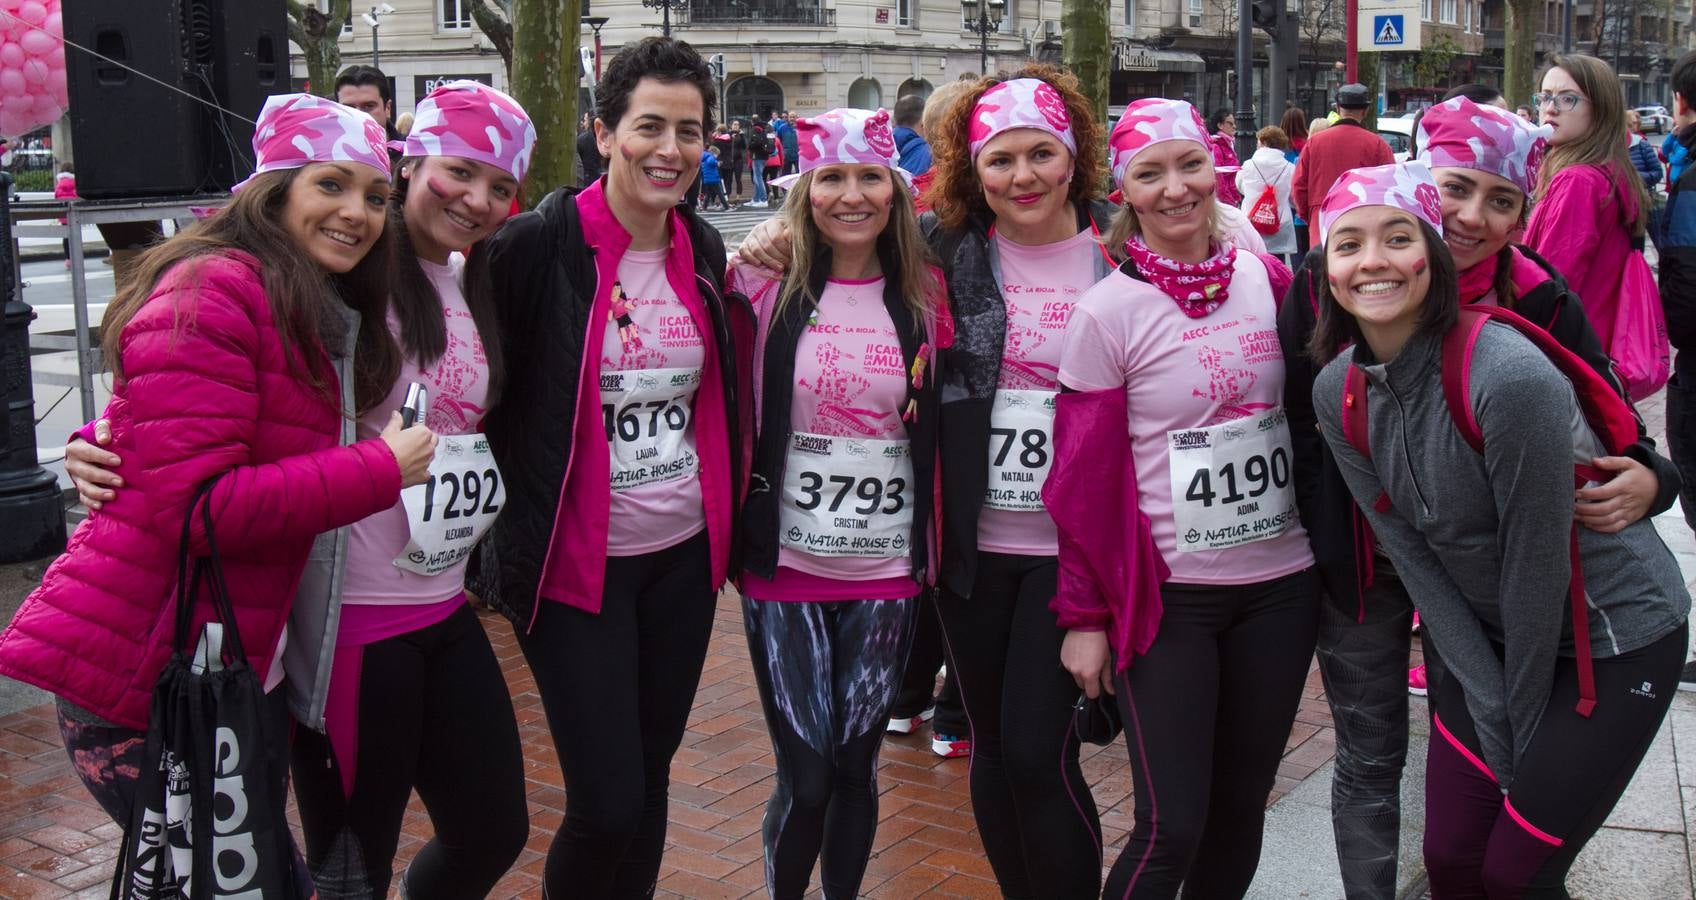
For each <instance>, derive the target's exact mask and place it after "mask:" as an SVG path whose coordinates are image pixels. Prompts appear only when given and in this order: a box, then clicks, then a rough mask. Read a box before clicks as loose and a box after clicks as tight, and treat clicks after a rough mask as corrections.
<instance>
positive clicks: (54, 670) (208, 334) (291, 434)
mask: <svg viewBox="0 0 1696 900" xmlns="http://www.w3.org/2000/svg"><path fill="white" fill-rule="evenodd" d="M191 269H194V270H197V271H190V270H191ZM179 321H180V325H179ZM121 352H122V353H123V361H124V375H125V380H124V381H122V382H121V383H120V384H119V385H118V386H117V388H116V390H115V391H114V392H113V394H112V402H111V405H110V406H108V407H107V413H106V415H107V418H109V419H110V420H111V423H112V440H113V445H112V447H111V449H112V450H113V451H114V452H116V453H117V454H118V455H119V456H120V457H121V458H122V459H123V465H121V466H120V467H119V468H118V470H117V471H118V474H119V475H121V476H123V478H124V482H125V489H124V490H122V491H119V492H118V497H117V499H116V500H114V501H112V502H110V503H107V504H106V505H105V507H104V508H103V509H102V510H101V511H100V512H99V513H98V514H97V515H94V516H93V517H91V518H89V519H88V520H87V521H86V522H84V523H83V524H82V525H81V526H80V527H79V528H78V529H77V531H76V533H75V534H74V535H72V537H71V540H70V546H69V547H68V548H66V551H65V554H64V555H63V556H60V557H59V558H58V559H57V560H55V561H54V562H53V564H52V566H51V567H50V568H49V569H48V570H47V574H46V576H45V577H44V578H43V579H42V582H41V587H39V588H37V589H36V591H35V593H33V594H31V595H30V597H29V598H28V599H27V600H25V601H24V605H23V607H22V608H21V609H20V610H19V611H18V614H17V616H16V617H15V618H13V620H12V624H11V625H10V626H9V627H8V628H7V629H6V631H5V632H4V633H3V634H0V674H5V675H8V676H11V677H12V678H16V679H18V680H20V681H26V682H29V683H31V684H35V685H38V686H40V687H42V688H45V689H47V690H49V691H52V692H53V693H55V694H58V695H59V696H61V697H63V698H65V699H67V700H69V701H71V702H72V703H75V704H76V705H78V706H81V707H83V708H84V709H87V710H88V711H90V712H92V713H94V714H96V715H98V716H101V717H102V718H105V719H108V720H111V721H113V722H117V723H119V724H122V725H127V726H130V727H134V728H145V727H146V724H147V717H148V708H149V707H148V704H149V698H150V695H151V692H152V690H153V685H154V682H155V681H157V680H158V677H159V672H160V670H161V669H162V668H163V667H164V665H165V661H166V659H168V658H169V656H170V652H171V648H170V642H171V638H172V633H171V632H172V627H173V624H172V615H171V614H172V610H173V608H174V605H175V604H174V602H173V600H174V591H175V587H176V554H177V540H178V537H179V535H180V533H181V531H182V522H183V515H184V512H185V510H186V508H187V505H188V502H189V500H190V498H191V497H192V496H193V495H194V492H195V489H196V488H197V487H198V486H199V485H200V484H201V483H202V482H204V481H205V480H206V479H208V478H210V477H212V476H214V475H217V474H219V473H225V475H224V477H223V478H222V479H220V480H219V482H218V484H217V486H216V487H215V488H214V489H213V492H212V500H211V502H212V512H213V521H214V524H215V526H216V532H217V534H216V536H217V540H218V549H219V552H220V554H221V556H222V557H223V561H224V571H225V574H226V576H227V580H228V582H229V587H230V593H231V595H232V598H233V601H234V605H235V608H236V620H237V623H238V625H239V627H240V630H241V636H242V639H243V643H244V644H245V645H246V648H247V653H248V657H249V659H250V661H251V662H252V663H253V665H254V667H255V668H256V669H257V670H258V672H259V676H260V678H262V679H263V678H264V677H265V676H266V674H267V672H268V670H269V668H270V664H271V659H272V657H273V656H274V655H275V652H276V648H277V643H278V641H279V640H280V638H281V636H282V632H283V625H284V622H285V621H286V619H287V617H288V611H289V606H290V604H291V603H292V601H293V599H294V596H295V589H296V586H297V585H298V583H299V580H300V575H301V570H302V569H303V568H304V566H305V564H306V557H307V552H308V550H310V549H311V547H312V541H313V536H314V535H317V534H318V533H319V532H322V531H328V530H330V529H333V528H337V527H339V526H342V525H347V524H350V523H352V522H355V521H358V520H359V519H362V518H364V517H366V516H368V515H371V514H373V513H376V512H379V511H381V510H384V509H388V508H389V507H391V506H393V505H394V504H395V502H396V501H397V500H398V499H399V497H400V468H399V465H398V464H397V463H396V462H395V457H394V454H393V453H391V452H390V451H389V449H388V447H387V445H385V444H384V443H383V442H382V441H381V440H379V439H371V440H366V441H361V442H359V443H357V444H354V445H353V446H350V447H341V446H338V443H339V435H340V433H341V415H342V410H341V409H340V404H339V403H335V402H333V401H330V400H328V399H326V398H327V397H334V396H338V392H337V387H336V379H335V376H334V373H333V371H332V370H331V366H330V361H329V359H328V357H327V356H326V355H325V354H324V353H323V351H322V350H320V349H317V348H314V349H313V350H312V354H313V355H314V357H315V358H314V359H313V361H312V364H313V366H314V368H315V370H317V371H319V372H323V373H325V374H324V376H323V377H324V378H325V379H326V381H327V382H328V384H327V391H328V393H323V392H322V391H321V390H320V389H317V388H313V387H311V386H309V385H307V384H305V383H303V382H301V381H300V380H298V379H297V378H295V377H294V376H292V375H291V374H290V373H289V370H288V366H287V363H286V361H285V354H284V350H283V345H282V341H281V339H280V337H279V336H278V334H277V332H276V329H275V327H274V325H273V323H272V320H271V312H270V306H269V304H268V303H267V301H266V298H265V292H264V288H263V285H262V283H261V281H260V278H259V265H258V262H257V261H256V260H254V259H253V258H252V257H249V256H246V255H245V254H232V255H231V256H229V257H204V258H202V259H201V260H198V261H197V264H183V265H179V266H178V267H177V268H175V269H173V270H171V271H170V272H168V273H167V274H166V276H165V278H163V279H162V280H161V282H160V285H159V287H158V288H157V289H156V290H155V291H154V294H153V296H152V298H150V299H149V300H148V302H147V305H146V306H145V307H143V309H142V310H141V311H140V312H139V313H138V314H137V315H136V317H135V318H134V319H133V320H132V321H131V322H130V323H129V324H128V325H127V326H126V327H125V328H124V332H123V340H122V351H121ZM192 541H193V544H194V549H195V552H196V553H205V552H206V542H205V535H204V533H203V531H202V529H201V528H200V517H199V516H196V517H195V528H194V533H193V537H192ZM210 617H211V610H210V606H209V604H207V603H204V602H203V603H201V604H200V606H199V608H198V609H197V610H196V619H195V630H194V633H195V634H198V633H199V625H200V623H201V622H204V621H206V620H207V619H208V618H210Z"/></svg>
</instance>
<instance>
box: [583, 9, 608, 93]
mask: <svg viewBox="0 0 1696 900" xmlns="http://www.w3.org/2000/svg"><path fill="white" fill-rule="evenodd" d="M583 24H585V25H587V26H589V27H590V28H593V29H595V83H596V84H600V83H601V29H602V28H604V27H606V24H607V17H606V16H584V17H583Z"/></svg>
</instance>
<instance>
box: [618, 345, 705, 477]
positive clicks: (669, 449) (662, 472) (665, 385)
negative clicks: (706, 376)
mask: <svg viewBox="0 0 1696 900" xmlns="http://www.w3.org/2000/svg"><path fill="white" fill-rule="evenodd" d="M700 386H701V370H700V369H630V370H627V371H621V372H602V373H601V419H602V421H603V422H604V423H605V425H606V430H607V446H608V448H609V449H610V450H611V462H612V467H611V468H612V489H613V490H614V491H627V490H630V489H631V488H634V487H641V486H643V485H649V484H664V483H666V482H669V481H679V480H681V479H684V478H688V477H690V476H691V475H694V474H695V470H696V469H697V468H698V467H699V461H698V460H697V458H696V456H695V433H694V432H693V431H692V430H690V428H689V417H690V415H691V412H692V411H693V409H694V403H695V392H696V390H698V389H699V388H700Z"/></svg>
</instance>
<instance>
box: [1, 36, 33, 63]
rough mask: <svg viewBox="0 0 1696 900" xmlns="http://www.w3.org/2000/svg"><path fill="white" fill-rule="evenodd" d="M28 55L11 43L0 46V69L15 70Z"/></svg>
mask: <svg viewBox="0 0 1696 900" xmlns="http://www.w3.org/2000/svg"><path fill="white" fill-rule="evenodd" d="M28 55H29V54H27V53H25V52H24V48H22V47H19V46H18V45H17V44H14V43H12V42H11V41H7V42H6V43H4V44H0V69H16V68H18V67H20V66H22V65H23V64H24V60H25V59H26V58H27V57H28Z"/></svg>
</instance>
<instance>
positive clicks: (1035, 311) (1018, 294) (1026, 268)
mask: <svg viewBox="0 0 1696 900" xmlns="http://www.w3.org/2000/svg"><path fill="white" fill-rule="evenodd" d="M995 249H996V253H997V255H998V256H999V257H1000V261H1001V296H1002V299H1003V300H1004V301H1005V303H1006V307H1007V339H1006V342H1005V344H1004V345H1003V350H1002V354H1001V379H1000V381H999V382H998V383H997V385H996V386H997V387H998V388H1000V390H1001V391H1027V392H1041V393H1043V394H1050V393H1056V392H1058V391H1059V390H1060V386H1059V383H1058V381H1057V376H1058V375H1059V372H1060V347H1061V344H1062V342H1063V341H1064V340H1065V337H1066V321H1067V320H1068V319H1070V318H1071V315H1072V308H1073V307H1074V306H1076V305H1077V302H1078V297H1079V296H1080V295H1082V294H1083V292H1084V291H1087V290H1089V288H1090V285H1093V284H1095V263H1096V260H1097V259H1100V257H1101V244H1100V243H1098V242H1097V241H1096V237H1095V232H1094V231H1093V230H1090V229H1086V230H1084V231H1080V232H1078V233H1077V234H1075V235H1073V236H1072V237H1069V238H1067V239H1066V240H1063V241H1056V242H1055V243H1052V244H1041V245H1037V246H1028V245H1025V244H1016V243H1014V242H1012V241H1010V240H1007V239H1006V238H1004V237H1000V236H997V237H996V238H995ZM1035 396H1036V395H1035V394H1025V395H1023V397H1024V398H1025V399H1034V398H1035ZM996 399H997V402H996V410H997V412H998V413H999V411H1000V409H1001V408H1002V406H1003V405H1004V403H1006V402H1007V401H1008V400H1009V399H1010V398H1008V397H1007V396H1005V395H1004V396H1000V397H997V398H996ZM1023 405H1026V406H1034V405H1035V404H1023ZM993 415H994V414H992V419H991V427H995V420H994V417H993ZM1046 424H1047V425H1048V434H1047V437H1046V439H1043V440H1042V441H1041V443H1042V444H1043V445H1045V446H1047V447H1052V445H1053V436H1054V435H1053V428H1052V425H1053V421H1052V419H1050V420H1048V421H1047V422H1046ZM1003 430H1004V432H1005V431H1006V430H1009V429H1003ZM1010 430H1014V431H1016V432H1019V433H1018V435H1017V437H1015V439H1014V441H1013V442H1012V443H1011V444H1009V445H1008V446H1007V447H1006V448H1005V449H1007V450H1008V452H1007V453H1005V454H997V451H999V450H1001V449H1003V446H1002V445H1003V439H1004V438H1005V437H1006V435H1005V433H1003V434H992V436H991V440H990V447H989V452H990V454H991V462H992V465H991V467H990V468H991V471H990V483H989V491H990V492H992V494H991V496H986V498H985V501H984V506H983V510H982V512H980V513H978V549H980V550H989V551H993V552H996V553H1015V554H1019V555H1022V556H1053V555H1055V554H1056V553H1058V552H1059V546H1058V538H1057V537H1056V536H1055V533H1054V520H1053V519H1052V518H1050V517H1049V515H1048V511H1047V510H1043V509H1035V510H1026V509H997V508H996V507H995V506H992V505H991V504H992V503H1001V501H997V500H995V499H993V492H997V491H1000V492H1003V493H1005V492H1008V491H1017V492H1018V493H1020V494H1024V493H1026V492H1038V493H1039V492H1040V491H1041V490H1042V483H1041V482H1042V480H1044V479H1033V480H1031V481H1028V482H1026V481H1022V480H1020V479H1023V478H1026V477H1030V473H1028V472H1025V471H1021V470H1020V467H1019V466H1017V465H1016V462H1017V461H1018V459H1019V458H1020V455H1021V454H1022V453H1024V452H1025V451H1026V450H1027V449H1029V447H1030V446H1031V445H1034V444H1035V443H1036V442H1035V441H1030V442H1028V443H1027V441H1025V440H1020V439H1019V438H1023V437H1025V435H1024V434H1023V430H1021V429H1016V428H1015V429H1010ZM996 455H1000V457H1001V458H1002V459H1003V461H1004V462H1005V463H1007V467H1006V469H1005V470H1001V469H998V468H997V467H995V466H994V465H993V459H994V457H995V456H996ZM1049 455H1050V453H1049V452H1048V451H1043V452H1042V453H1040V454H1032V455H1030V456H1029V457H1028V458H1030V459H1041V460H1044V461H1046V460H1047V459H1048V458H1049ZM1046 471H1047V468H1046V467H1043V468H1042V469H1041V472H1042V473H1046ZM1002 505H1009V506H1011V505H1025V506H1028V505H1030V504H1028V503H1022V504H1012V503H1004V504H1002Z"/></svg>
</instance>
